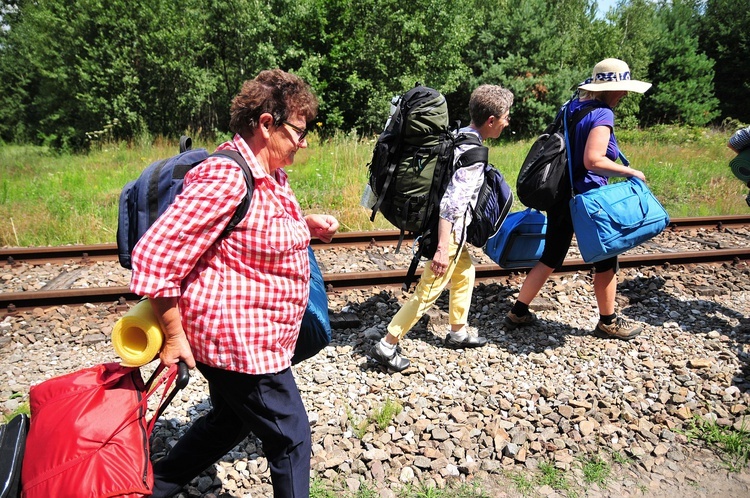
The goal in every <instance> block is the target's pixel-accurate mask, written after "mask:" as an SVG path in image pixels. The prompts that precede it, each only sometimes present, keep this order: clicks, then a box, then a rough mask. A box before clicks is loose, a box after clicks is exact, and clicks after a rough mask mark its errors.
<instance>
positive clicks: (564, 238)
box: [539, 199, 620, 273]
mask: <svg viewBox="0 0 750 498" xmlns="http://www.w3.org/2000/svg"><path fill="white" fill-rule="evenodd" d="M572 240H573V219H572V218H571V217H570V206H569V200H568V199H565V200H564V201H560V202H558V203H557V204H555V205H554V206H552V207H551V208H550V209H549V210H548V211H547V233H546V235H545V237H544V252H543V253H542V257H541V258H539V261H541V262H542V263H544V264H545V265H547V266H549V267H550V268H554V269H559V268H560V267H561V266H562V264H563V261H565V255H566V254H568V249H570V243H571V242H572ZM619 269H620V266H619V265H618V263H617V256H614V257H611V258H608V259H604V260H602V261H597V262H596V263H594V270H596V272H597V273H600V272H605V271H609V270H614V272H615V273H617V272H618V270H619Z"/></svg>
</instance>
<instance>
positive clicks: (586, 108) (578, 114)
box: [562, 101, 627, 197]
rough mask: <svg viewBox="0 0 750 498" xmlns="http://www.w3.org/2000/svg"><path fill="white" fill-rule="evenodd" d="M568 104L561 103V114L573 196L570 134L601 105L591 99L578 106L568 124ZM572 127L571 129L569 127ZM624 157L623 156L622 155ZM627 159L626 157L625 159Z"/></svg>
mask: <svg viewBox="0 0 750 498" xmlns="http://www.w3.org/2000/svg"><path fill="white" fill-rule="evenodd" d="M568 105H570V101H568V102H566V103H565V104H564V105H563V109H562V114H563V131H564V134H565V154H566V156H567V159H568V174H569V175H570V176H569V178H570V196H571V197H575V188H574V187H573V183H574V182H573V152H572V149H571V147H570V144H571V140H570V137H571V134H572V136H573V137H575V130H576V127H577V126H578V123H580V122H581V121H583V118H585V117H586V116H588V115H589V114H590V113H591V112H593V111H594V109H601V106H598V105H596V102H595V101H592V103H590V104H587V105H583V106H581V107H579V108H578V109H577V110H576V111H575V112H574V113H573V115H572V116H571V118H570V119H571V123H570V124H568V109H567V108H568ZM571 128H572V129H571ZM622 157H624V156H622ZM626 161H627V159H626Z"/></svg>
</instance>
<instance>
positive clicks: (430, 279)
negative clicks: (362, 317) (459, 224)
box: [388, 237, 476, 339]
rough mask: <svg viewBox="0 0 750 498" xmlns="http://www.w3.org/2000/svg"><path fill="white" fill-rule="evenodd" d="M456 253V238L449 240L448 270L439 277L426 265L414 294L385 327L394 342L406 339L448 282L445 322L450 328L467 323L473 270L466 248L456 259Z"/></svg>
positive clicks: (474, 273)
mask: <svg viewBox="0 0 750 498" xmlns="http://www.w3.org/2000/svg"><path fill="white" fill-rule="evenodd" d="M457 251H458V244H457V243H456V241H455V238H454V237H451V241H450V244H449V245H448V268H447V269H446V271H445V274H444V275H443V276H442V277H436V276H435V274H434V273H433V272H432V269H431V264H430V263H429V262H428V263H427V264H426V265H425V267H424V271H423V272H422V277H421V278H420V279H419V283H418V284H417V288H416V289H415V290H414V294H412V296H411V297H410V298H409V300H408V301H406V303H404V305H403V306H402V307H401V309H400V310H398V313H396V315H395V316H394V317H393V319H392V320H391V323H390V324H388V333H389V334H391V335H393V336H395V337H396V338H397V339H401V338H402V337H403V336H405V335H406V333H407V332H409V330H411V328H412V327H413V326H414V325H415V324H416V323H417V322H418V321H419V319H420V318H422V315H424V314H425V312H426V311H427V310H428V309H429V307H430V306H432V304H433V303H434V302H435V301H436V300H437V298H438V297H440V294H441V293H442V292H443V290H444V289H445V287H446V286H447V285H448V283H450V284H451V288H450V300H449V303H450V304H449V308H448V321H449V323H450V324H451V325H465V324H466V323H467V321H468V317H469V306H470V305H471V294H472V292H473V291H474V278H475V275H476V271H475V269H474V263H472V261H471V256H470V255H469V251H468V249H467V248H466V245H464V247H463V248H462V250H461V254H460V255H459V256H458V257H456V252H457Z"/></svg>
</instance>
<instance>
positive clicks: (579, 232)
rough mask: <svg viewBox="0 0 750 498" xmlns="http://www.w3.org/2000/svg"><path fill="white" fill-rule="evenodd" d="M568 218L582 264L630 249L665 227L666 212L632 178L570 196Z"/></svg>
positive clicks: (643, 186)
mask: <svg viewBox="0 0 750 498" xmlns="http://www.w3.org/2000/svg"><path fill="white" fill-rule="evenodd" d="M570 215H571V218H572V219H573V229H574V230H575V234H576V240H577V241H578V249H579V250H580V251H581V257H582V258H583V260H584V261H585V262H586V263H594V262H596V261H601V260H603V259H607V258H611V257H612V256H616V255H618V254H621V253H623V252H625V251H627V250H628V249H632V248H633V247H635V246H637V245H639V244H642V243H643V242H645V241H647V240H649V239H650V238H652V237H655V236H656V235H658V234H660V233H661V232H662V230H664V229H665V228H666V227H667V225H669V215H668V214H667V211H666V210H665V209H664V207H663V206H662V205H661V204H660V203H659V201H658V200H657V199H656V197H654V194H652V193H651V191H650V190H649V188H648V187H647V186H646V184H645V183H644V182H643V181H642V180H640V179H638V178H636V177H631V178H628V179H627V180H625V181H621V182H618V183H612V184H609V185H604V186H602V187H599V188H595V189H593V190H589V191H588V192H584V193H583V194H578V195H576V196H574V197H573V198H572V199H571V200H570Z"/></svg>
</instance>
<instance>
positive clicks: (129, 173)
mask: <svg viewBox="0 0 750 498" xmlns="http://www.w3.org/2000/svg"><path fill="white" fill-rule="evenodd" d="M730 135H731V131H729V130H727V131H723V130H721V129H709V128H690V127H669V126H661V127H654V128H649V129H647V130H638V129H634V130H618V132H617V138H618V141H619V143H620V145H621V147H622V149H623V151H624V152H625V155H626V156H627V157H628V159H630V162H631V164H632V165H633V167H635V168H638V169H640V170H642V171H643V172H644V174H645V175H646V179H647V181H648V184H649V186H650V188H651V190H652V191H653V192H654V193H655V194H656V195H657V197H658V198H659V200H660V201H661V202H662V204H664V206H665V208H666V209H667V211H668V212H669V214H670V216H672V217H683V216H708V215H730V214H745V213H747V205H746V204H745V195H746V194H747V187H745V186H744V185H743V184H742V182H740V181H739V180H737V179H736V178H735V177H734V175H732V172H731V170H730V169H729V166H728V163H729V161H730V160H731V158H732V157H733V154H732V152H731V151H730V150H729V149H728V148H727V147H726V142H727V140H728V139H729V136H730ZM374 140H375V138H374V137H369V138H359V137H357V136H355V135H353V134H345V133H338V134H336V135H335V136H333V137H332V138H330V139H327V140H325V141H321V140H320V139H319V137H318V136H316V134H315V133H312V134H311V135H310V138H309V140H308V141H309V144H310V146H309V147H308V148H306V149H301V150H300V151H299V152H298V154H297V158H296V161H295V163H294V164H293V165H292V166H290V167H288V168H286V170H287V173H288V174H289V177H290V181H291V183H292V187H293V188H294V191H295V194H296V196H297V198H298V200H299V202H300V205H301V206H302V209H303V210H304V211H305V212H306V213H312V212H325V213H329V214H332V215H334V216H336V217H337V218H338V220H339V222H340V224H341V229H342V231H360V230H377V229H391V228H393V227H392V226H391V225H390V224H389V223H388V222H387V221H386V220H385V219H384V218H383V217H382V216H376V217H375V221H374V222H371V221H370V211H369V210H366V209H364V208H362V207H361V206H360V205H359V199H360V197H361V194H362V190H363V188H364V185H365V183H366V182H367V163H368V162H369V161H370V158H371V155H372V148H373V145H374V143H375V142H374ZM531 143H532V140H519V141H500V142H498V141H492V143H490V144H489V145H490V161H491V162H492V163H493V164H495V165H496V166H497V167H498V169H499V170H500V171H501V172H502V173H503V175H504V176H505V178H506V180H507V181H508V183H509V184H510V185H512V186H514V185H515V182H516V177H517V175H518V170H519V168H520V165H521V163H522V162H523V159H524V158H525V156H526V153H527V152H528V150H529V148H530V147H531ZM216 145H218V144H216V143H196V144H195V147H196V148H197V147H205V148H206V149H209V150H213V149H214V148H215V147H216ZM176 152H177V144H176V143H172V142H169V141H167V140H164V139H161V138H157V139H155V140H154V141H153V142H152V143H150V144H149V143H145V144H144V143H134V144H125V143H104V144H102V145H101V147H97V148H96V149H95V150H92V151H91V152H90V153H89V154H87V155H74V154H57V153H53V152H51V151H50V150H49V149H47V148H44V147H33V146H24V145H8V144H0V245H2V246H22V247H28V246H45V245H62V244H96V243H108V242H109V243H111V242H114V241H115V233H116V231H117V207H118V199H119V195H120V192H121V190H122V187H123V186H124V185H125V184H126V183H127V182H128V181H131V180H133V179H135V178H136V177H137V176H138V175H139V174H140V172H141V171H142V170H143V169H145V168H146V166H148V165H149V164H150V163H152V162H153V161H155V160H157V159H160V158H165V157H169V156H171V155H174V154H175V153H176ZM519 209H522V206H521V204H520V202H516V203H515V206H514V207H513V210H519Z"/></svg>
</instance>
